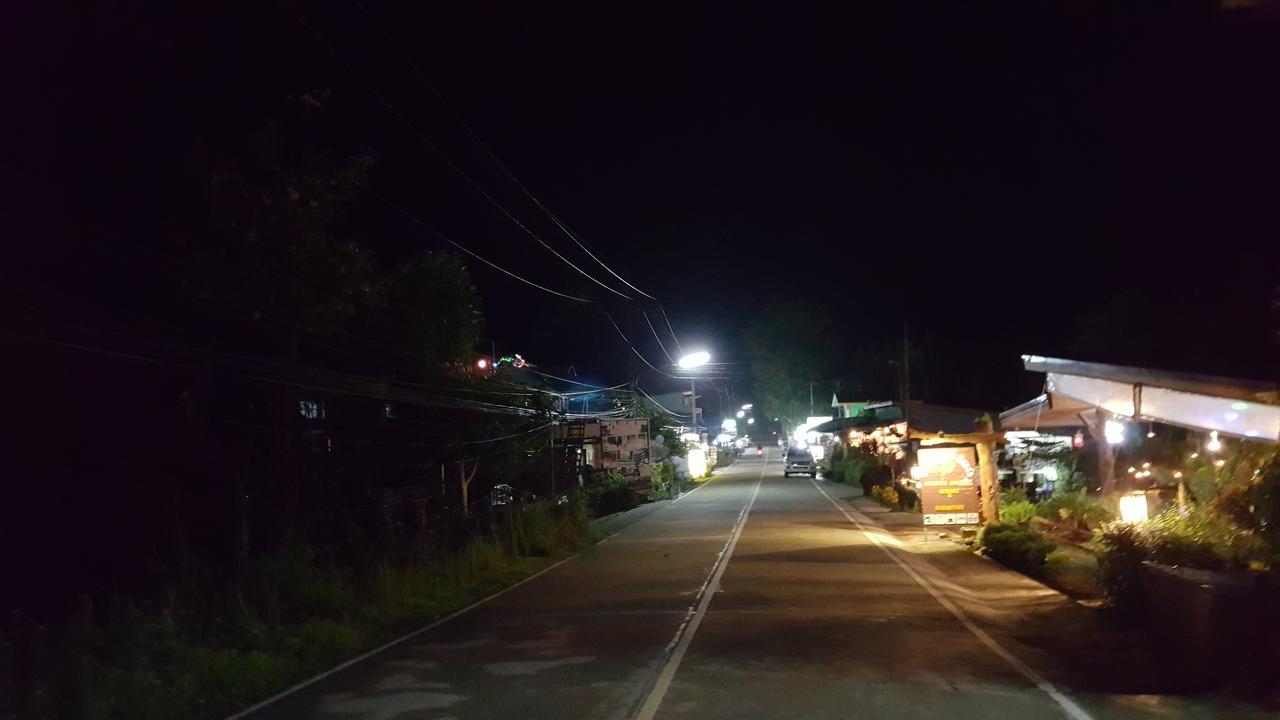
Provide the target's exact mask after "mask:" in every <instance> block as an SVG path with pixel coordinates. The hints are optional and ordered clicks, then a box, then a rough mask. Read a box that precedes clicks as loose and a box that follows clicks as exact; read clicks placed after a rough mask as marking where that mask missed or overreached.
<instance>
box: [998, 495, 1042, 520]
mask: <svg viewBox="0 0 1280 720" xmlns="http://www.w3.org/2000/svg"><path fill="white" fill-rule="evenodd" d="M1024 497H1025V495H1024ZM1036 509H1037V508H1036V504H1035V503H1033V502H1031V501H1030V500H1025V499H1023V500H1013V501H1012V502H1005V500H1004V497H1003V493H1001V500H1000V522H1002V523H1009V524H1013V525H1023V524H1026V523H1028V522H1030V521H1031V518H1033V517H1035V516H1036Z"/></svg>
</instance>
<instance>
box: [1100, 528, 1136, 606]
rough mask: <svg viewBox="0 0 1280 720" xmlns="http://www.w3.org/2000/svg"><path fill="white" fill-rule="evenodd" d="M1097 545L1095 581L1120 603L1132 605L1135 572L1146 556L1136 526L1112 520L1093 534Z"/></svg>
mask: <svg viewBox="0 0 1280 720" xmlns="http://www.w3.org/2000/svg"><path fill="white" fill-rule="evenodd" d="M1094 545H1095V546H1096V547H1097V548H1098V580H1099V581H1100V582H1101V583H1102V588H1103V590H1104V591H1105V592H1106V593H1107V596H1108V597H1110V598H1111V599H1112V600H1113V601H1115V602H1116V603H1117V604H1118V605H1120V606H1136V605H1137V600H1138V597H1139V585H1138V583H1139V575H1138V573H1139V572H1141V570H1142V561H1143V560H1146V559H1147V551H1146V549H1145V548H1144V547H1143V538H1142V537H1141V533H1139V531H1138V528H1137V526H1136V525H1133V524H1131V523H1126V522H1120V521H1116V522H1112V523H1107V524H1106V525H1104V526H1102V527H1101V528H1099V529H1098V530H1097V531H1096V532H1095V533H1094Z"/></svg>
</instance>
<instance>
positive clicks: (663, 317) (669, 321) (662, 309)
mask: <svg viewBox="0 0 1280 720" xmlns="http://www.w3.org/2000/svg"><path fill="white" fill-rule="evenodd" d="M658 310H659V311H661V312H662V319H663V320H665V321H667V330H668V331H670V332H671V339H672V340H674V341H675V343H676V350H678V351H679V352H680V354H681V355H684V348H682V347H680V338H678V337H676V331H675V328H672V327H671V318H669V317H667V309H666V308H664V307H662V306H661V305H659V306H658Z"/></svg>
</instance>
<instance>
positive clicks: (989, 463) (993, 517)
mask: <svg viewBox="0 0 1280 720" xmlns="http://www.w3.org/2000/svg"><path fill="white" fill-rule="evenodd" d="M974 446H975V447H976V448H977V450H978V482H979V490H980V492H981V493H982V522H983V524H985V525H994V524H996V523H998V522H1000V479H999V475H998V474H997V473H996V461H995V453H993V452H991V443H989V442H979V443H975V445H974Z"/></svg>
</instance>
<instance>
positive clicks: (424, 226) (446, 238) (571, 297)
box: [370, 192, 594, 303]
mask: <svg viewBox="0 0 1280 720" xmlns="http://www.w3.org/2000/svg"><path fill="white" fill-rule="evenodd" d="M370 194H371V195H373V196H375V197H377V198H378V199H380V200H382V201H383V202H385V203H386V204H387V205H390V206H391V207H392V208H393V209H395V210H399V211H400V212H402V213H404V215H405V217H407V218H409V219H410V220H411V221H413V222H414V223H415V224H416V225H418V227H421V228H422V229H423V230H426V231H427V232H429V233H431V234H432V235H435V236H436V237H438V238H440V239H441V240H444V241H445V242H447V243H449V244H450V245H452V246H454V247H456V248H458V249H459V250H461V251H462V252H464V253H466V254H468V255H470V256H471V257H473V258H475V259H477V260H479V261H480V262H482V263H484V264H486V265H488V266H489V267H491V268H493V269H495V270H498V271H499V272H502V273H506V274H507V275H510V276H511V277H513V278H515V279H516V280H519V281H520V282H522V283H525V284H526V285H532V286H533V287H536V288H538V289H539V290H541V291H543V292H548V293H551V294H552V295H559V296H560V297H562V298H565V299H568V300H575V301H577V302H581V303H590V302H594V301H593V300H588V299H586V298H580V297H577V296H575V295H566V294H565V293H562V292H560V291H558V290H552V289H551V288H549V287H544V286H542V285H539V284H538V283H536V282H534V281H532V280H526V279H525V278H522V277H520V276H519V275H517V274H515V273H513V272H511V271H510V270H508V269H506V268H504V267H502V266H501V265H499V264H497V263H495V262H493V261H491V260H488V259H486V258H483V257H481V256H480V255H478V254H476V253H474V252H472V251H471V250H470V249H468V248H466V247H464V246H463V245H462V244H460V243H458V242H456V241H454V239H453V238H451V237H449V236H448V235H445V234H444V233H442V232H440V231H439V230H437V229H435V228H433V227H431V226H430V225H428V224H426V223H425V222H423V221H422V220H420V219H419V218H418V216H417V215H414V214H413V213H411V212H409V211H408V210H405V209H404V208H402V207H400V206H399V205H396V204H395V203H393V202H391V201H390V200H388V199H386V198H384V197H382V196H381V195H378V194H377V193H374V192H370Z"/></svg>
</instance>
